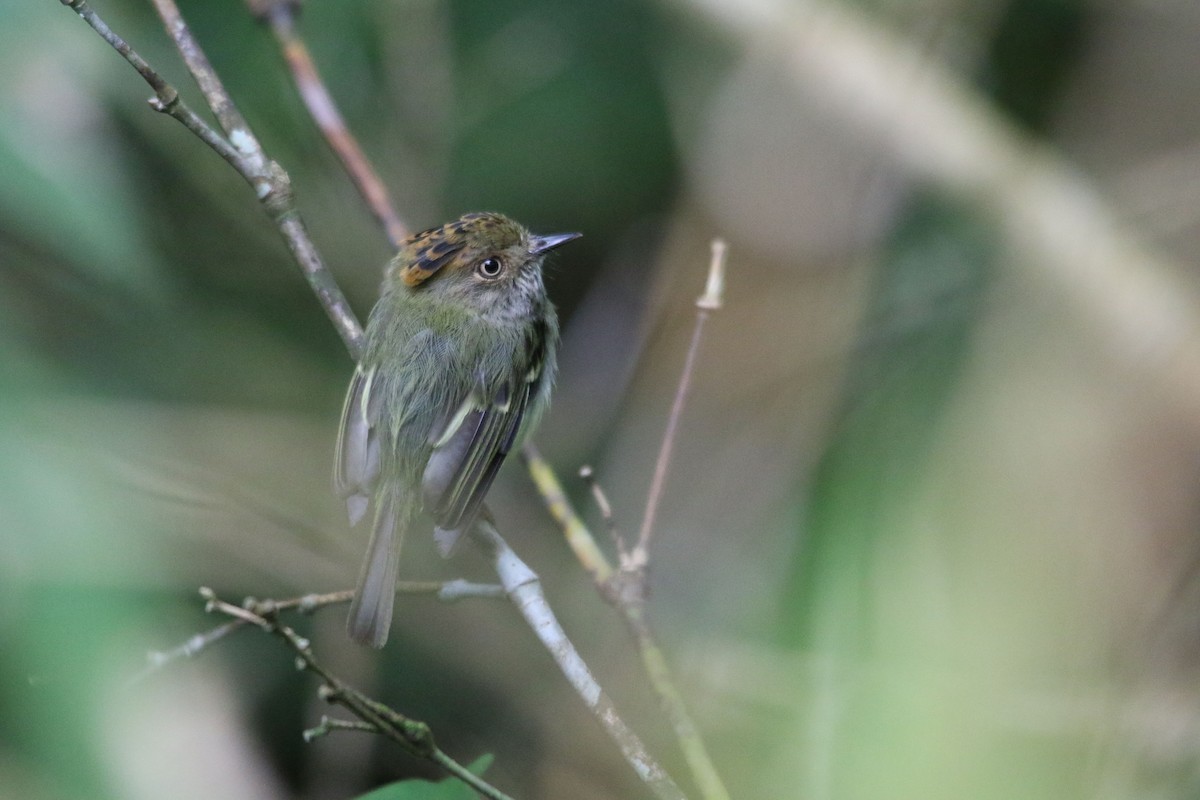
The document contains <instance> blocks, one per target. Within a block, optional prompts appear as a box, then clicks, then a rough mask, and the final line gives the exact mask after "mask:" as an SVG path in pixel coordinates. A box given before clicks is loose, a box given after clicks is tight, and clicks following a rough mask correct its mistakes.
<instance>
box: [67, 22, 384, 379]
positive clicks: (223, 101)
mask: <svg viewBox="0 0 1200 800" xmlns="http://www.w3.org/2000/svg"><path fill="white" fill-rule="evenodd" d="M62 2H63V5H65V6H67V7H68V8H70V9H71V10H73V11H74V12H75V13H76V14H78V15H79V16H80V18H81V19H83V21H84V22H86V23H87V24H88V25H89V26H90V27H91V28H92V30H94V31H95V32H96V33H97V34H99V35H100V37H101V38H103V39H104V40H105V41H106V42H108V43H109V44H110V45H111V46H112V47H113V49H114V50H116V51H117V52H118V53H120V54H121V56H122V57H123V58H124V59H125V60H126V61H127V62H129V64H130V66H132V67H133V68H134V69H135V70H137V72H138V74H139V75H141V76H142V79H143V80H145V81H146V83H148V84H149V85H150V87H151V88H152V89H153V90H154V94H155V97H154V99H153V100H152V101H151V105H152V106H153V107H154V109H155V110H156V111H160V112H162V113H164V114H168V115H169V116H171V117H173V118H175V119H176V120H178V121H179V122H180V123H182V124H183V125H184V127H186V128H187V129H188V130H189V131H191V132H192V133H193V134H195V135H196V137H197V138H199V139H200V140H201V141H202V142H204V143H205V144H206V145H208V146H209V147H210V148H212V149H213V150H214V151H215V152H216V153H217V154H218V155H220V156H221V157H222V158H223V159H225V160H226V161H227V162H228V163H229V164H230V165H231V166H232V167H233V168H234V169H235V170H237V172H238V174H239V175H241V176H242V177H243V178H244V179H245V180H246V181H247V182H248V183H249V184H250V186H251V187H252V188H253V189H254V194H255V197H257V198H258V200H259V202H260V203H261V204H262V206H263V208H264V209H265V210H266V212H267V214H268V215H269V216H270V217H271V219H272V220H273V221H274V222H275V225H276V227H277V228H278V229H279V232H280V234H281V235H282V236H283V240H284V243H285V244H287V247H288V249H289V250H290V251H291V253H292V256H293V258H294V259H295V260H296V263H297V264H299V265H300V268H301V271H302V272H303V273H304V276H305V278H306V279H307V280H308V283H309V286H311V287H312V290H313V292H314V294H316V295H317V299H318V300H319V301H320V302H321V305H322V306H323V307H324V308H325V313H326V314H328V316H329V319H330V320H331V321H332V322H333V324H334V327H335V328H336V329H337V332H338V333H339V334H340V335H341V337H342V341H343V342H345V344H346V349H347V350H349V351H350V355H351V357H352V358H354V359H355V360H356V361H357V360H358V358H359V356H360V355H361V350H362V326H361V325H359V323H358V319H357V318H356V317H355V315H354V312H353V311H352V310H351V308H350V305H349V303H347V302H346V298H345V296H344V295H343V294H342V291H341V289H340V288H339V287H338V285H337V282H336V281H334V279H333V276H332V275H331V274H330V272H329V270H328V269H327V268H326V267H325V263H324V261H323V260H322V258H321V256H320V253H318V252H317V249H316V247H315V246H314V245H313V243H312V240H311V239H310V238H309V236H308V232H307V230H305V227H304V223H303V222H302V221H301V219H300V215H299V212H297V211H296V207H295V202H294V199H293V197H292V188H291V179H290V178H289V177H288V174H287V173H286V172H284V170H283V168H282V167H280V166H279V165H278V164H276V163H275V162H274V161H272V160H270V159H269V158H267V156H266V155H265V154H264V153H263V151H262V148H261V146H260V145H259V144H258V140H257V139H256V138H255V137H254V135H253V133H252V132H251V131H250V129H249V127H248V126H246V124H245V120H244V119H243V118H242V116H241V114H240V113H238V111H237V108H236V106H234V104H233V100H232V99H230V98H229V95H228V94H226V93H225V89H224V87H223V86H222V85H221V82H220V81H219V80H218V79H217V78H216V75H215V73H213V72H212V66H211V65H210V64H209V63H208V60H207V58H205V57H204V53H203V51H202V50H201V49H200V46H199V45H198V44H196V41H195V39H194V38H193V37H192V34H191V31H190V30H189V29H188V27H187V25H186V24H185V23H184V21H183V19H182V17H180V16H179V9H178V8H176V7H175V4H174V3H173V2H172V0H155V6H156V8H157V9H158V10H159V14H160V15H161V16H162V18H163V22H164V24H165V25H166V26H167V30H168V32H169V33H170V34H171V37H172V39H173V40H174V41H175V43H176V46H177V47H178V49H179V51H180V53H181V54H182V55H183V57H184V59H185V60H186V61H187V63H188V67H189V69H191V70H192V74H193V75H194V76H195V77H196V82H197V83H198V84H199V85H200V87H201V90H202V91H203V92H204V93H205V100H206V101H207V102H208V104H209V106H210V107H211V108H212V109H213V113H214V114H216V115H217V119H218V121H219V122H220V123H221V125H222V127H223V128H224V129H225V131H226V134H227V135H228V138H227V139H226V138H225V137H223V136H221V134H219V133H217V132H216V131H215V130H213V129H212V128H211V127H210V126H209V125H208V124H207V123H206V122H204V120H202V119H200V117H199V116H197V115H196V114H195V112H193V111H192V110H191V109H190V108H189V107H188V106H187V104H186V103H185V102H184V101H183V100H182V99H181V98H180V96H179V91H178V90H177V89H176V88H175V87H174V86H172V85H171V84H170V83H168V82H167V81H166V80H165V79H164V78H163V77H162V75H161V73H159V72H158V71H157V70H155V69H154V68H153V67H152V66H151V65H150V64H149V63H148V62H147V61H146V60H145V59H143V58H142V57H141V56H140V55H138V53H137V52H136V51H135V50H134V49H133V48H132V47H130V46H129V44H128V43H127V42H125V40H124V39H122V38H121V37H120V36H118V35H117V34H116V33H115V32H113V31H112V29H111V28H109V27H108V25H107V24H106V23H105V22H104V20H103V19H101V18H100V16H99V15H98V14H96V12H95V10H93V9H92V8H91V7H90V6H89V5H88V4H87V2H86V0H62Z"/></svg>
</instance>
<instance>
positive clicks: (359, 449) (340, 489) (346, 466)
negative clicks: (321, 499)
mask: <svg viewBox="0 0 1200 800" xmlns="http://www.w3.org/2000/svg"><path fill="white" fill-rule="evenodd" d="M375 374H376V373H375V368H374V367H367V368H364V367H363V365H361V364H360V365H359V366H358V368H357V369H355V370H354V377H353V378H352V379H351V381H350V388H349V389H348V390H347V391H346V402H345V404H344V405H343V406H342V424H341V427H340V428H339V429H338V440H337V455H336V457H335V459H334V470H333V487H334V490H335V491H337V493H338V496H340V497H341V498H342V499H343V500H345V501H346V511H347V513H348V514H349V516H350V524H351V525H355V524H357V523H358V521H359V520H360V519H362V516H363V514H364V513H366V510H367V503H368V502H369V500H370V497H371V494H372V493H373V491H374V489H375V483H376V481H377V480H378V478H379V432H378V430H377V423H378V421H379V403H380V399H379V398H380V394H381V393H374V394H372V392H371V387H372V385H373V384H374V381H375Z"/></svg>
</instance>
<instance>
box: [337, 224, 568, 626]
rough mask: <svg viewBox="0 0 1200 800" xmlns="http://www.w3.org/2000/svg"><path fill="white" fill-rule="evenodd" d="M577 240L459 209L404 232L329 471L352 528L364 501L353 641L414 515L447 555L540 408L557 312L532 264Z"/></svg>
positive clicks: (372, 621) (386, 591) (549, 374)
mask: <svg viewBox="0 0 1200 800" xmlns="http://www.w3.org/2000/svg"><path fill="white" fill-rule="evenodd" d="M579 235H580V234H577V233H560V234H554V235H551V236H536V235H534V234H531V233H530V232H529V231H527V230H526V229H525V228H524V227H523V226H521V225H520V224H518V223H517V222H514V221H513V220H511V219H509V218H508V217H505V216H502V215H500V214H491V213H475V214H466V215H464V216H462V217H460V218H459V219H456V220H454V221H453V222H448V223H446V224H445V225H442V226H441V227H438V228H430V229H429V230H426V231H422V232H420V233H417V234H413V235H412V236H410V237H409V238H408V239H406V240H405V241H404V243H403V244H401V246H400V250H399V252H398V253H397V254H396V256H395V257H394V258H393V259H392V261H391V263H390V264H389V265H388V269H387V273H386V276H385V278H384V284H383V293H382V295H381V296H380V298H379V301H378V302H377V303H376V304H375V307H374V308H373V309H372V310H371V316H370V319H369V320H368V322H367V328H366V338H365V345H364V354H363V357H362V361H361V362H360V363H359V364H358V367H357V369H355V371H354V377H353V379H352V380H351V381H350V388H349V390H348V391H347V393H346V402H345V406H344V407H343V409H342V423H341V428H340V431H339V434H338V444H337V457H336V464H335V468H334V487H335V489H336V490H337V493H338V494H339V495H340V496H341V497H342V498H343V499H344V500H345V501H346V509H347V511H348V512H349V515H350V524H351V525H355V524H356V523H357V522H358V521H359V520H360V519H362V517H363V515H364V514H365V513H366V511H367V507H368V505H369V504H371V503H372V502H373V503H374V507H375V522H374V528H373V530H372V533H371V543H370V545H368V547H367V554H366V558H365V559H364V561H363V565H362V571H361V573H360V575H359V579H358V588H357V591H356V592H355V595H354V602H353V604H352V605H351V606H350V617H349V619H348V620H347V627H348V629H349V632H350V636H351V638H353V639H354V640H356V641H358V642H361V643H363V644H371V645H373V646H375V647H382V646H383V645H384V643H385V642H386V641H387V637H388V630H389V628H390V627H391V621H392V604H393V600H394V597H395V585H396V572H397V568H398V565H399V558H400V546H401V544H402V543H403V541H404V536H405V534H406V533H407V532H408V530H409V529H410V528H411V527H412V526H413V525H414V524H415V523H416V522H417V521H418V519H419V518H420V515H421V513H422V511H424V512H427V513H428V514H429V516H431V517H432V518H433V522H434V524H435V526H436V531H435V538H436V540H437V542H438V546H439V548H440V549H441V551H442V553H443V555H449V553H450V551H451V550H452V549H453V547H454V545H455V543H456V542H457V540H458V538H459V537H460V536H461V535H462V534H463V533H466V532H467V531H468V530H469V529H470V527H471V525H472V524H473V523H474V522H475V519H476V517H477V515H478V514H479V511H480V506H481V504H482V502H483V498H484V495H486V494H487V491H488V487H489V486H491V484H492V479H493V478H495V477H496V471H497V470H498V469H499V468H500V464H501V463H502V462H503V461H504V457H505V456H506V455H508V453H509V451H510V450H511V449H512V448H513V446H514V445H515V444H516V443H517V442H518V441H519V440H520V438H521V436H522V435H524V433H525V432H526V431H527V430H529V429H530V428H531V427H532V426H533V425H534V423H536V421H537V419H538V417H539V416H540V415H541V413H542V411H543V410H545V408H546V405H547V403H548V401H549V399H550V389H551V386H552V385H553V383H554V373H555V369H556V361H555V357H556V352H557V348H558V318H557V316H556V315H555V313H554V306H553V305H551V304H550V301H549V300H548V299H547V298H546V288H545V285H544V284H543V282H542V263H543V261H544V260H545V257H546V253H547V252H549V251H550V250H552V249H554V248H555V247H558V246H559V245H561V244H563V243H565V242H569V241H571V240H572V239H575V238H578V237H579Z"/></svg>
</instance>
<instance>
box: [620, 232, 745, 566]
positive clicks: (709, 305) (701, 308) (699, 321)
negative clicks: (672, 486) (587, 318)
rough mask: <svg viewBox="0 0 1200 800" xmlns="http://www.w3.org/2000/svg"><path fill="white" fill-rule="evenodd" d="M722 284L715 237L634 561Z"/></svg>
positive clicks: (645, 545)
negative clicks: (701, 339)
mask: <svg viewBox="0 0 1200 800" xmlns="http://www.w3.org/2000/svg"><path fill="white" fill-rule="evenodd" d="M724 285H725V242H724V241H723V240H721V239H714V240H713V242H712V261H711V263H710V264H709V270H708V282H707V284H706V286H705V291H704V294H703V295H702V296H701V297H700V299H698V300H697V301H696V326H695V327H694V328H693V329H692V340H691V343H690V344H689V345H688V351H687V358H686V359H685V360H684V363H683V374H682V375H680V377H679V385H678V386H677V387H676V388H675V399H674V400H673V401H672V403H671V413H670V415H669V416H668V417H667V429H666V431H665V432H664V433H663V438H662V444H661V445H660V447H659V450H658V459H657V461H656V462H655V464H654V477H653V478H652V479H651V481H650V492H649V494H648V495H647V497H646V511H645V513H644V514H643V515H642V526H641V529H640V530H639V531H638V538H637V544H635V545H634V546H633V552H632V553H631V554H630V558H631V559H632V560H633V563H634V564H635V565H645V564H646V563H648V561H649V558H650V554H649V549H650V537H651V536H652V535H653V533H654V523H655V520H656V519H657V517H658V504H659V501H660V500H662V495H663V490H664V489H665V488H666V483H667V472H668V471H669V469H670V467H671V455H672V454H673V453H674V451H675V440H676V438H677V437H678V433H679V421H680V419H682V418H683V408H684V405H685V404H686V403H687V396H688V391H689V390H690V389H691V386H692V373H693V372H695V369H696V358H697V356H698V355H699V353H700V336H701V334H702V333H703V332H704V323H705V322H706V321H707V320H708V314H709V312H710V311H715V310H716V309H718V308H720V307H721V300H722V295H723V293H724Z"/></svg>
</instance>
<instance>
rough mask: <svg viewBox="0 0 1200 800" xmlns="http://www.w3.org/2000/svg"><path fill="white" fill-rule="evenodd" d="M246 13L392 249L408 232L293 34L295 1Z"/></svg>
mask: <svg viewBox="0 0 1200 800" xmlns="http://www.w3.org/2000/svg"><path fill="white" fill-rule="evenodd" d="M246 2H247V5H248V6H249V7H250V11H251V13H252V14H254V16H255V17H256V18H257V19H258V20H259V21H261V22H263V23H264V24H266V25H267V27H268V28H270V29H271V33H272V34H273V35H274V36H275V41H276V42H278V43H279V48H280V50H281V51H282V54H283V60H284V62H285V63H286V64H287V67H288V71H289V72H291V74H292V81H293V82H294V83H295V84H296V91H297V92H298V93H299V95H300V99H301V100H302V101H303V102H304V106H305V107H306V108H307V109H308V114H309V116H310V117H312V120H313V122H314V123H315V124H316V126H317V128H318V129H319V130H320V131H321V135H322V136H324V137H325V141H326V143H327V144H328V145H329V148H330V149H331V150H333V152H334V154H335V155H337V157H338V159H339V160H340V161H341V162H342V167H343V168H345V170H346V174H347V175H349V176H350V181H351V182H352V183H353V184H354V187H355V188H356V189H357V190H358V193H359V194H360V195H362V198H363V200H364V201H365V202H366V204H367V207H368V208H369V209H370V210H371V213H372V214H373V215H374V216H375V219H376V220H377V221H378V222H379V224H380V226H381V227H382V228H383V231H384V234H385V235H386V236H387V239H388V242H389V243H390V244H391V245H392V248H393V249H395V248H398V247H399V246H400V243H401V242H403V241H404V239H405V237H407V236H408V229H407V227H406V226H405V224H404V222H403V221H401V219H400V215H399V214H397V213H396V208H395V206H394V205H393V204H392V200H391V197H390V196H389V194H388V190H387V187H386V186H385V185H384V183H383V181H382V180H380V178H379V175H378V174H376V172H375V170H374V168H373V167H372V166H371V162H370V161H369V160H368V159H367V157H366V155H365V154H364V153H363V150H362V148H361V147H360V146H359V144H358V140H356V139H355V138H354V135H353V134H351V133H350V129H349V128H348V127H347V126H346V121H345V120H344V119H343V118H342V114H341V112H340V111H339V110H338V107H337V103H336V102H335V101H334V99H333V97H332V96H331V95H330V94H329V90H328V89H327V88H326V87H325V83H324V81H322V80H321V74H320V73H319V72H318V71H317V65H316V64H315V63H314V62H313V59H312V55H310V54H309V51H308V45H306V44H305V43H304V38H303V37H301V36H300V34H299V32H298V31H297V30H296V17H297V15H298V14H299V11H300V3H299V2H298V0H246Z"/></svg>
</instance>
